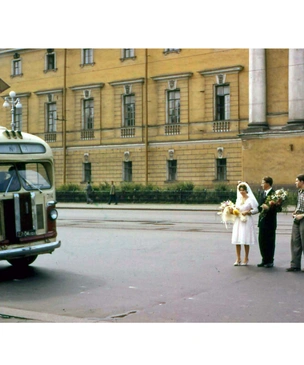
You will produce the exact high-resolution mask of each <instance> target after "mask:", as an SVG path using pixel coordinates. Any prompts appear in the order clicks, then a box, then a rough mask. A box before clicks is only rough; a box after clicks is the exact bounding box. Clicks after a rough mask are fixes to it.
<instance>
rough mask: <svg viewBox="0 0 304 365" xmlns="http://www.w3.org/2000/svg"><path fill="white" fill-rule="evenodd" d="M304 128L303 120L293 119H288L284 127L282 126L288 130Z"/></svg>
mask: <svg viewBox="0 0 304 365" xmlns="http://www.w3.org/2000/svg"><path fill="white" fill-rule="evenodd" d="M303 129H304V120H295V121H289V122H288V123H287V125H286V126H285V127H283V128H282V130H284V131H286V130H287V131H288V130H289V131H290V130H293V131H294V130H303Z"/></svg>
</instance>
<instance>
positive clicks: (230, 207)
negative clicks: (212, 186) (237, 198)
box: [218, 200, 247, 227]
mask: <svg viewBox="0 0 304 365" xmlns="http://www.w3.org/2000/svg"><path fill="white" fill-rule="evenodd" d="M219 208H220V211H219V212H218V214H219V215H220V216H221V219H222V222H223V223H225V225H226V227H227V223H234V222H235V219H236V217H239V218H240V219H241V221H242V222H246V220H247V218H246V216H245V215H243V214H242V213H241V212H240V211H239V210H238V209H237V208H236V206H235V204H233V203H232V201H230V200H226V201H224V202H222V203H221V205H220V207H219Z"/></svg>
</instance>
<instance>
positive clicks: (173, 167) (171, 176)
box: [167, 160, 177, 181]
mask: <svg viewBox="0 0 304 365" xmlns="http://www.w3.org/2000/svg"><path fill="white" fill-rule="evenodd" d="M176 174H177V160H168V161H167V175H168V176H167V180H168V181H175V180H176Z"/></svg>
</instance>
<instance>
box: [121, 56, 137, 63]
mask: <svg viewBox="0 0 304 365" xmlns="http://www.w3.org/2000/svg"><path fill="white" fill-rule="evenodd" d="M127 60H132V61H135V60H136V56H133V57H122V58H120V61H121V62H124V61H127Z"/></svg>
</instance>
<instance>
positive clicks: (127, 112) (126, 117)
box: [123, 94, 135, 127]
mask: <svg viewBox="0 0 304 365" xmlns="http://www.w3.org/2000/svg"><path fill="white" fill-rule="evenodd" d="M123 126H124V127H133V126H135V95H134V94H132V95H123Z"/></svg>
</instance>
